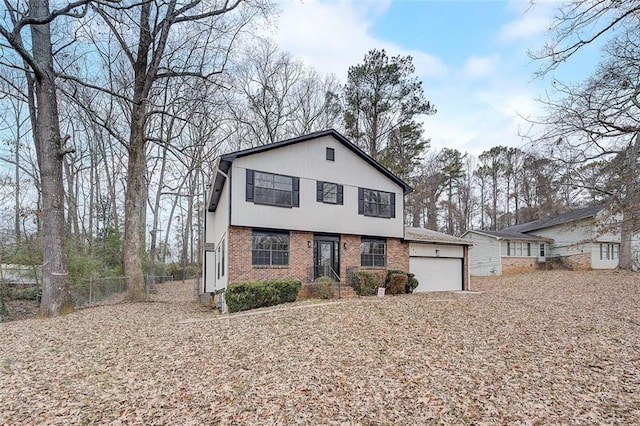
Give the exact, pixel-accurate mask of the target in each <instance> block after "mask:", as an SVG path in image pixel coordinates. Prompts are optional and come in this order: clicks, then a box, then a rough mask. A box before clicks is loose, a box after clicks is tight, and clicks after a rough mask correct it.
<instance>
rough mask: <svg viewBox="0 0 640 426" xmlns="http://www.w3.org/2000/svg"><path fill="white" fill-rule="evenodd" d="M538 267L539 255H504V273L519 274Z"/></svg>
mask: <svg viewBox="0 0 640 426" xmlns="http://www.w3.org/2000/svg"><path fill="white" fill-rule="evenodd" d="M536 269H538V258H537V257H503V258H502V274H503V275H506V274H518V273H521V272H530V271H535V270H536Z"/></svg>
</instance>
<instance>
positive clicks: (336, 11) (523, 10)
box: [271, 0, 598, 156]
mask: <svg viewBox="0 0 640 426" xmlns="http://www.w3.org/2000/svg"><path fill="white" fill-rule="evenodd" d="M279 5H280V8H281V14H280V16H279V20H278V25H277V28H275V29H274V30H273V32H272V34H271V36H272V37H273V38H274V39H275V40H276V42H277V43H278V45H279V46H280V47H281V49H282V50H285V51H288V52H290V53H292V54H293V55H294V56H296V57H298V58H300V59H302V60H303V61H304V62H305V63H307V64H308V65H310V66H312V67H314V68H315V69H316V70H318V71H320V72H322V73H333V74H335V75H336V76H337V77H338V78H339V79H340V80H341V81H342V82H343V83H344V82H345V80H346V75H347V70H348V68H349V66H351V65H356V64H359V63H362V61H363V59H364V56H365V54H366V53H367V52H368V51H369V50H371V49H374V48H376V49H385V50H386V51H387V53H388V54H389V55H390V56H395V55H403V56H405V55H411V56H412V57H413V62H414V65H415V67H416V76H417V77H418V78H419V79H421V80H422V82H423V88H424V92H425V95H426V98H427V99H428V100H429V101H430V102H432V103H433V104H435V107H436V109H437V110H438V112H437V113H436V114H435V115H433V116H429V117H426V118H425V119H424V124H425V136H426V137H428V138H430V139H431V146H432V147H434V148H442V147H449V148H455V149H458V150H460V151H462V152H469V153H470V154H473V155H476V156H477V155H479V154H480V153H482V152H483V151H484V150H487V149H489V148H491V147H493V146H496V145H507V146H518V147H520V146H524V144H525V141H524V140H523V139H522V137H521V136H520V135H521V134H522V133H526V131H527V130H528V129H529V127H530V125H529V124H528V123H527V121H526V120H524V119H523V118H522V117H526V118H534V117H536V116H539V115H540V114H542V112H543V110H542V109H541V106H540V104H539V103H538V102H537V101H536V99H539V98H544V97H545V96H546V93H549V87H550V85H551V83H550V82H551V81H552V80H553V79H554V78H558V79H561V80H562V81H565V82H566V81H578V80H581V79H583V78H584V77H586V76H587V75H588V72H589V71H590V70H592V69H593V67H594V66H595V65H596V63H597V60H598V51H597V49H596V47H595V46H593V47H589V48H587V49H584V51H583V52H580V54H579V55H577V56H576V57H575V58H572V59H571V60H570V61H569V62H568V63H566V64H564V65H563V66H562V67H561V68H560V69H559V70H558V71H556V72H555V74H554V75H549V76H547V77H545V78H544V79H535V78H534V72H535V71H536V70H537V69H539V68H540V67H541V66H542V63H540V62H536V61H532V60H531V59H530V57H529V56H528V52H529V51H530V50H532V49H533V50H535V49H539V48H541V47H542V46H543V44H544V41H545V40H546V39H548V37H549V35H548V34H547V33H546V31H547V29H548V28H549V26H550V24H551V22H552V20H551V18H552V17H553V16H554V14H555V12H556V10H557V7H558V3H557V2H556V1H552V0H537V1H536V2H535V5H533V6H531V5H530V3H529V1H527V0H464V1H461V0H440V1H432V0H377V1H376V0H280V2H279Z"/></svg>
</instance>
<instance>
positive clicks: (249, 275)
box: [228, 226, 409, 283]
mask: <svg viewBox="0 0 640 426" xmlns="http://www.w3.org/2000/svg"><path fill="white" fill-rule="evenodd" d="M228 238H229V254H228V262H229V265H228V268H229V272H228V273H229V282H230V283H231V282H239V281H260V280H267V279H286V278H293V279H298V280H300V281H302V282H303V283H306V282H309V281H310V276H311V271H312V268H313V232H301V231H291V232H290V233H289V265H287V266H254V265H252V260H251V245H252V228H249V227H239V226H231V227H229V236H228ZM360 241H361V237H360V236H359V235H348V234H344V235H340V277H342V278H343V279H342V282H343V283H346V282H347V280H346V278H347V270H348V269H349V268H353V267H356V268H358V269H385V268H370V267H362V266H360ZM309 242H311V247H309V245H310V244H309ZM387 268H389V269H401V270H403V271H409V244H407V243H404V242H403V241H402V240H401V239H399V238H387Z"/></svg>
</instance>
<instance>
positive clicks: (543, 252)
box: [540, 243, 546, 257]
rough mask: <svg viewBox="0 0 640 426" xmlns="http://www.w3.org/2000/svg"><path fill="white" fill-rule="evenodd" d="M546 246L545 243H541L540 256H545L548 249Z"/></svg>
mask: <svg viewBox="0 0 640 426" xmlns="http://www.w3.org/2000/svg"><path fill="white" fill-rule="evenodd" d="M545 249H546V247H545V245H544V243H540V257H545V254H546V251H545Z"/></svg>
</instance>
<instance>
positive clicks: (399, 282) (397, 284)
mask: <svg viewBox="0 0 640 426" xmlns="http://www.w3.org/2000/svg"><path fill="white" fill-rule="evenodd" d="M407 281H408V279H407V274H405V273H401V274H390V275H389V287H388V288H387V291H388V294H392V295H393V294H405V289H406V287H407Z"/></svg>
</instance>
